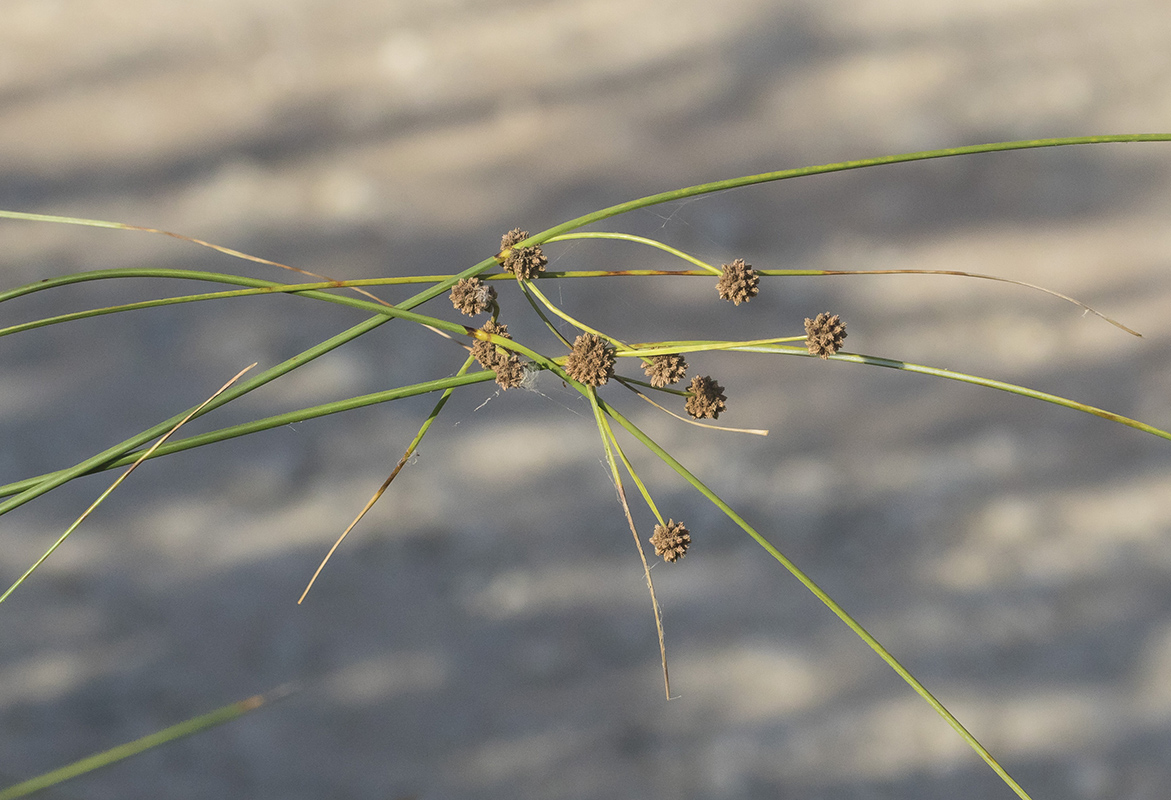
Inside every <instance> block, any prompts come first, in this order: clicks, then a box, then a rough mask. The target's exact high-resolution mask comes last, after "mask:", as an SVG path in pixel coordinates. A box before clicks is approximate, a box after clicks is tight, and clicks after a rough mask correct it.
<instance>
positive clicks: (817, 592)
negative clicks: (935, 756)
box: [598, 399, 1031, 800]
mask: <svg viewBox="0 0 1171 800" xmlns="http://www.w3.org/2000/svg"><path fill="white" fill-rule="evenodd" d="M598 403H599V405H600V406H601V408H602V410H603V411H605V412H606V414H608V415H609V416H610V417H612V418H613V419H614V420H615V421H617V422H618V424H619V425H621V426H622V427H624V428H625V429H626V430H627V431H629V432H630V433H631V435H633V436H634V437H635V438H636V439H638V440H639V441H640V442H642V444H643V445H644V446H646V448H647V449H648V450H650V451H651V452H652V453H654V454H655V455H656V456H658V457H659V458H660V459H662V461H663V462H664V463H666V464H667V466H669V467H671V469H673V470H675V472H676V473H678V474H679V475H680V476H681V477H682V478H683V479H684V480H685V481H687V482H688V483H689V484H691V485H692V486H693V487H694V488H695V489H696V490H697V491H698V492H699V493H700V494H702V495H703V496H704V497H706V498H707V499H708V500H709V501H710V502H711V503H712V504H713V505H714V506H716V508H718V509H720V511H722V512H724V514H725V515H726V516H727V517H728V518H729V519H731V520H732V521H733V522H735V523H736V524H737V525H738V526H740V528H741V529H743V530H744V531H745V532H746V533H747V534H748V535H749V536H751V537H752V538H753V539H755V540H756V542H757V544H759V545H760V546H761V547H763V548H764V549H765V551H766V552H767V553H768V554H769V555H770V556H772V557H773V558H774V559H776V560H777V561H778V562H779V563H780V564H781V566H783V567H784V568H785V569H786V570H788V571H789V573H790V574H792V575H793V577H795V578H796V579H797V580H799V581H800V582H801V583H802V584H804V586H805V588H807V589H808V590H809V591H810V592H812V593H813V595H814V596H815V597H816V598H817V599H818V600H820V601H821V602H822V603H823V604H825V606H826V607H827V608H829V610H830V611H832V612H833V613H834V614H836V615H837V617H838V618H839V619H841V620H842V622H844V623H846V625H848V626H849V628H850V630H852V631H854V633H855V634H857V635H858V637H859V638H860V639H862V641H864V642H866V644H867V645H869V646H870V648H871V649H872V650H874V652H875V653H877V654H878V655H879V657H880V658H881V659H882V660H883V661H885V662H886V663H887V665H888V666H890V668H891V669H893V670H894V671H895V672H896V673H897V674H898V676H899V677H900V678H902V679H903V680H904V681H906V682H907V684H908V685H909V686H910V687H911V688H912V689H914V690H915V692H916V693H917V694H918V695H919V696H920V697H922V698H923V699H924V700H925V701H927V704H928V705H930V706H931V707H932V708H933V709H935V713H937V714H939V716H941V717H942V718H943V719H944V720H945V721H946V722H947V724H948V725H950V726H951V727H952V729H953V730H955V731H956V733H958V734H959V735H960V737H961V738H963V740H964V741H965V742H967V743H968V746H969V747H971V748H972V749H973V750H975V751H976V753H977V754H978V755H979V756H980V758H982V759H984V761H985V763H987V764H988V766H990V767H991V768H992V770H993V771H994V772H996V774H997V775H999V776H1000V779H1001V780H1003V781H1004V782H1005V783H1006V784H1007V785H1008V786H1009V788H1011V789H1012V790H1013V791H1014V792H1016V794H1017V796H1018V797H1021V798H1022V800H1031V798H1030V797H1029V795H1028V794H1027V793H1026V792H1025V790H1024V789H1022V788H1021V787H1020V785H1019V784H1018V783H1017V782H1016V781H1015V780H1013V778H1012V776H1010V775H1009V774H1008V772H1006V771H1005V769H1004V768H1003V767H1001V766H1000V764H999V763H998V762H997V761H996V759H995V758H993V756H992V754H991V753H989V752H988V750H987V749H986V748H985V747H984V745H982V744H980V742H979V740H977V739H976V737H975V736H973V735H972V734H971V733H970V732H969V731H968V729H967V728H965V727H964V726H963V725H962V724H961V723H960V721H959V720H958V719H956V718H955V716H953V715H952V713H951V712H950V711H948V710H947V708H946V707H945V706H944V705H943V703H941V702H939V700H937V699H936V698H935V696H934V695H933V694H931V692H929V691H927V688H926V687H925V686H923V684H922V683H920V682H919V680H918V679H917V678H915V676H914V675H912V674H911V673H910V671H909V670H907V668H906V667H904V666H903V665H902V664H901V663H899V661H898V659H896V658H895V657H894V656H893V655H892V654H891V653H890V651H888V650H887V649H886V648H885V647H883V646H882V644H881V643H879V641H878V640H877V639H875V638H874V636H872V635H871V634H870V632H869V631H867V630H866V629H865V628H864V627H862V625H861V623H859V622H858V621H857V620H855V619H854V618H853V617H852V616H850V614H849V613H847V612H846V610H845V609H844V608H842V607H841V606H840V605H838V603H837V601H835V600H834V599H833V598H832V597H830V596H829V595H828V594H826V592H825V590H824V589H822V588H821V587H820V586H818V585H817V583H815V582H814V581H813V579H812V578H810V577H809V576H808V575H806V574H805V573H804V572H803V571H802V570H801V569H800V568H799V567H798V566H797V565H796V564H794V563H793V562H792V561H790V560H789V559H788V558H787V557H786V556H785V555H784V554H783V553H781V551H780V550H778V549H777V548H776V547H774V546H773V544H772V543H771V542H769V541H768V539H766V538H765V537H764V536H762V535H761V534H760V533H759V532H758V531H757V530H756V529H755V528H753V527H752V526H751V525H749V524H748V522H747V520H745V519H744V518H743V517H741V516H740V515H739V514H737V513H736V512H735V511H733V510H732V508H731V507H730V506H729V505H728V504H727V503H725V502H724V501H723V500H722V499H720V497H719V496H717V495H716V493H715V492H713V491H712V490H711V489H709V488H708V487H707V486H706V485H705V484H704V483H703V482H702V481H700V480H699V478H697V477H695V475H693V474H692V473H691V472H690V471H688V469H687V468H686V467H684V466H683V465H682V464H680V463H679V462H678V461H676V460H675V458H674V457H673V456H671V454H670V453H668V452H667V451H666V450H664V449H663V448H662V447H660V446H659V445H658V444H657V443H656V442H655V441H654V440H653V439H651V438H650V437H649V436H647V435H646V434H645V433H643V432H642V431H641V430H639V428H638V427H637V426H635V425H634V423H632V422H631V421H630V420H628V419H627V418H626V417H624V416H623V415H622V414H620V413H619V412H618V411H617V410H615V409H614V408H613V407H612V406H610V405H608V404H606V403H605V402H603V401H602V400H600V399H599V400H598Z"/></svg>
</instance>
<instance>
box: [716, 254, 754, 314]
mask: <svg viewBox="0 0 1171 800" xmlns="http://www.w3.org/2000/svg"><path fill="white" fill-rule="evenodd" d="M723 270H724V272H723V274H722V275H720V280H719V283H717V284H716V291H718V292H719V293H720V297H721V298H722V299H724V300H731V301H732V302H733V303H735V304H736V305H740V304H741V303H747V302H748V301H749V300H750V299H752V298H753V297H756V293H757V292H758V291H760V290H759V289H758V288H757V287H758V285H759V284H760V278H759V277H758V276H757V274H756V272H755V270H753V269H752V266H751V265H750V264H745V263H744V259H742V258H738V259H736V260H735V261H733V262H732V263H731V264H724V265H723Z"/></svg>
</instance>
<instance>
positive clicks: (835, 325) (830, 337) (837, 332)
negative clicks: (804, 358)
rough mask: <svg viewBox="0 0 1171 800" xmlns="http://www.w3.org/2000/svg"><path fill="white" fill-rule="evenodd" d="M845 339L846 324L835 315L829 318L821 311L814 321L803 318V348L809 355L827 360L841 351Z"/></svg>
mask: <svg viewBox="0 0 1171 800" xmlns="http://www.w3.org/2000/svg"><path fill="white" fill-rule="evenodd" d="M845 338H846V323H844V322H842V318H841V317H839V316H838V315H837V314H834V315H833V316H830V315H829V314H828V313H826V312H824V311H823V312H822V313H820V314H818V315H817V316H816V317H815V318H814V319H809V318H808V317H806V318H805V346H806V347H808V348H809V353H810V355H815V356H818V357H819V358H829V357H830V356H832V355H833V354H834V353H836V352H838V350H840V349H841V347H842V340H843V339H845Z"/></svg>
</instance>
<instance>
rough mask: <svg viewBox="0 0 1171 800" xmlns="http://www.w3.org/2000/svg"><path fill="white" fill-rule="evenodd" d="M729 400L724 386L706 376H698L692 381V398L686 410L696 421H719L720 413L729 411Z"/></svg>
mask: <svg viewBox="0 0 1171 800" xmlns="http://www.w3.org/2000/svg"><path fill="white" fill-rule="evenodd" d="M727 399H728V398H727V397H726V396H725V395H724V387H723V386H720V384H718V383H716V382H715V381H714V380H712V379H711V378H709V377H707V376H706V375H705V376H702V377H701V376H699V375H696V376H695V377H694V378H692V379H691V397H688V398H687V404H686V406H685V408H686V409H687V413H688V414H690V415H691V416H693V417H695V418H696V419H719V418H720V412H721V411H727V410H728V405H727V403H725V402H724V401H725V400H727Z"/></svg>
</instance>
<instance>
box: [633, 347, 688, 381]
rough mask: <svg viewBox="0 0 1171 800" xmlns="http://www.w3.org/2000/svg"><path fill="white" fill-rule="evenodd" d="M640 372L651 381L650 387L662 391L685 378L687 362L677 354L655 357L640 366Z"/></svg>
mask: <svg viewBox="0 0 1171 800" xmlns="http://www.w3.org/2000/svg"><path fill="white" fill-rule="evenodd" d="M642 371H643V372H645V373H646V374H647V377H648V378H650V379H651V386H653V387H655V388H656V389H662V388H663V387H664V386H670V385H673V384H676V383H679V381H681V380H683V379H684V378H685V377H687V360H686V359H685V358H683V356H681V355H679V354H677V353H669V354H667V355H662V356H655V357H654V358H652V359H651V361H650V363H649V364H643V365H642Z"/></svg>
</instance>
